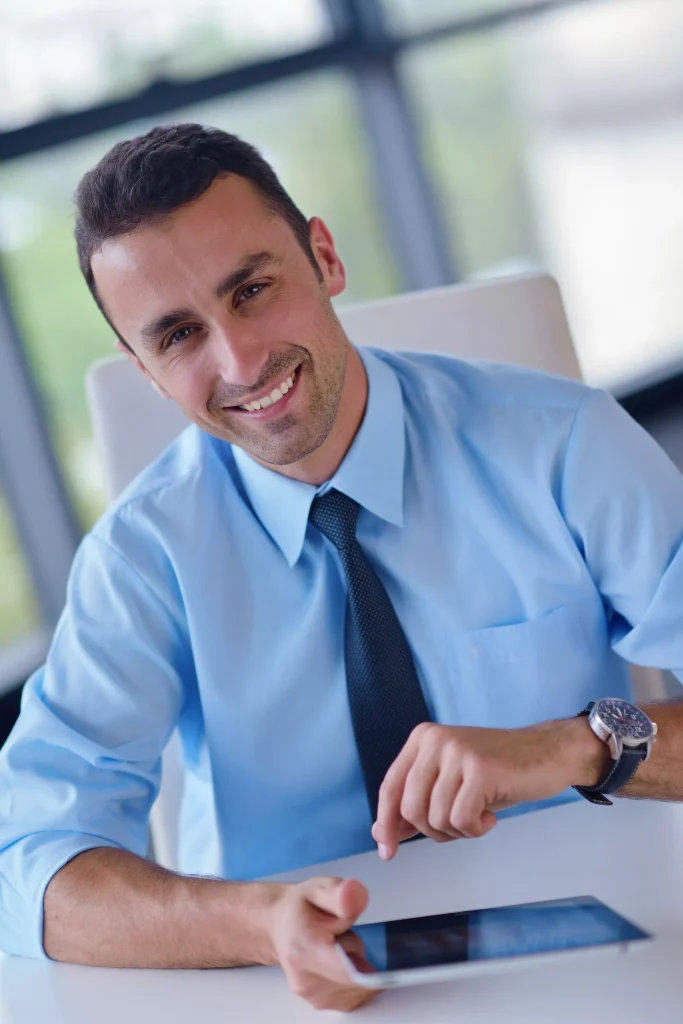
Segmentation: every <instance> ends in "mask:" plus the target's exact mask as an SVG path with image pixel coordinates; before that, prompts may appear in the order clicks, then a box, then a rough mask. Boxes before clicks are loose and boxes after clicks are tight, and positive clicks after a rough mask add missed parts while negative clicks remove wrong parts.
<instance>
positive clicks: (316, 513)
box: [309, 488, 360, 551]
mask: <svg viewBox="0 0 683 1024" xmlns="http://www.w3.org/2000/svg"><path fill="white" fill-rule="evenodd" d="M359 510H360V505H359V504H358V502H357V501H354V500H353V498H349V497H348V495H346V494H342V492H341V491H337V490H335V489H334V488H332V490H330V491H328V492H327V494H324V495H323V496H322V497H321V498H316V499H315V501H314V502H313V504H312V505H311V513H310V516H309V519H310V521H311V522H312V523H313V525H314V526H317V528H318V529H319V530H320V532H321V533H324V534H325V536H326V537H327V538H328V540H331V541H332V543H333V544H334V546H335V547H336V548H337V549H338V550H340V551H341V550H343V549H344V548H348V547H350V546H351V544H353V542H354V541H355V539H356V520H357V519H358V512H359Z"/></svg>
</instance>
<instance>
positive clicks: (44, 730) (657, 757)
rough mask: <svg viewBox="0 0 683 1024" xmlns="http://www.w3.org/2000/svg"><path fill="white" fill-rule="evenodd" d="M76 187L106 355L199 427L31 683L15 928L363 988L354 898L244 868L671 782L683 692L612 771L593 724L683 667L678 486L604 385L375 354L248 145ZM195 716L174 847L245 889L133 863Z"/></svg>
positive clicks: (681, 785)
mask: <svg viewBox="0 0 683 1024" xmlns="http://www.w3.org/2000/svg"><path fill="white" fill-rule="evenodd" d="M77 206H78V209H77V229H76V236H77V243H78V250H79V258H80V262H81V268H82V271H83V273H84V276H85V279H86V281H87V283H88V285H89V287H90V289H91V291H92V294H93V296H94V298H95V300H96V301H97V303H98V305H99V307H100V309H101V310H102V312H103V314H104V315H105V317H106V318H107V319H108V321H109V323H110V324H111V325H112V327H113V328H114V330H115V331H116V333H117V336H118V338H119V347H121V348H122V349H123V350H124V351H125V352H126V354H127V355H128V357H129V358H130V359H131V360H132V361H133V362H134V363H135V365H136V366H137V367H138V368H139V369H140V370H141V372H143V373H144V374H145V376H146V377H147V378H148V379H149V381H150V383H152V384H153V385H154V386H155V387H156V388H157V389H158V390H159V391H160V392H161V393H162V394H164V395H167V396H168V397H170V398H172V399H173V400H175V401H176V402H177V403H178V405H179V406H180V407H181V408H182V409H183V411H184V412H185V413H186V414H187V415H188V416H189V418H190V419H191V420H193V421H194V424H196V426H192V427H190V428H189V429H188V430H187V431H185V432H184V433H183V435H181V437H180V438H179V439H178V440H177V441H176V442H175V443H174V444H173V445H172V446H171V447H170V448H169V449H168V450H167V451H166V452H165V453H164V454H163V455H162V456H161V458H160V459H159V460H158V461H157V462H156V463H155V464H154V465H153V466H152V467H150V468H149V469H148V470H147V471H145V472H144V473H143V474H142V475H141V476H140V477H139V478H138V480H137V481H135V482H134V483H133V484H132V485H131V487H130V488H129V489H128V490H127V491H126V492H125V494H124V495H123V496H122V497H121V498H120V499H119V500H118V501H117V502H116V503H115V504H114V507H113V508H112V509H110V510H109V512H108V513H107V514H106V515H105V516H104V517H103V519H102V520H101V521H100V522H99V523H98V524H97V525H96V527H95V528H94V529H93V531H92V532H91V534H90V535H89V536H88V537H87V538H86V539H85V540H84V542H83V544H82V546H81V548H80V550H79V553H78V555H77V558H76V560H75V564H74V567H73V572H72V575H71V580H70V585H69V592H68V600H67V606H66V610H65V613H64V615H63V617H62V619H61V621H60V624H59V626H58V628H57V631H56V634H55V639H54V643H53V646H52V648H51V651H50V654H49V656H48V659H47V663H46V665H45V666H44V668H42V669H41V670H40V671H39V672H37V673H36V675H35V676H34V677H33V678H32V679H31V680H30V681H29V683H28V684H27V687H26V690H25V696H24V702H23V708H22V713H21V716H20V719H19V722H18V724H17V726H16V728H15V730H14V732H13V734H12V736H11V737H10V740H9V741H8V743H7V745H6V747H5V749H4V751H3V754H2V758H1V761H0V897H1V901H2V920H1V921H0V946H2V947H3V948H4V949H5V950H7V951H8V952H12V953H19V954H24V955H29V956H43V955H47V956H49V957H52V958H54V959H56V960H66V961H72V962H79V963H85V964H100V965H119V966H132V965H137V966H150V967H212V966H216V967H220V966H230V965H237V964H249V963H267V964H275V963H279V964H281V965H282V967H283V969H284V970H285V972H286V974H287V978H288V980H289V982H290V984H291V986H292V987H293V989H294V990H295V991H296V992H298V993H299V994H301V995H302V996H304V997H305V998H307V999H308V1000H309V1001H310V1002H311V1003H313V1004H314V1005H315V1006H320V1007H329V1008H336V1009H352V1008H353V1007H354V1006H357V1005H360V1003H361V1002H363V1001H364V1000H365V999H366V998H367V994H366V993H364V992H360V991H358V990H357V989H355V988H353V987H352V986H351V985H349V983H348V980H347V979H346V976H345V974H344V971H343V970H342V968H341V965H340V962H339V959H338V957H337V955H336V952H335V949H334V943H335V941H336V939H337V937H338V936H341V937H342V940H341V941H343V942H345V943H347V944H349V948H352V946H351V945H350V943H351V942H352V936H346V935H345V934H344V933H346V932H347V930H348V929H349V927H350V926H351V925H352V923H353V921H354V920H355V919H356V917H357V916H358V914H360V913H361V912H362V910H363V909H364V907H365V905H366V901H367V893H366V892H365V890H364V888H363V886H361V885H360V883H358V882H354V881H346V882H342V881H340V880H339V879H334V878H327V877H326V878H320V879H315V880H313V881H311V882H307V883H305V884H302V885H293V886H283V885H271V884H267V883H263V882H258V881H252V880H253V879H258V878H262V877H264V876H267V875H269V874H273V873H277V872H279V871H285V870H289V869H293V868H296V867H298V866H301V865H304V864H314V863H319V862H322V861H325V860H329V859H332V858H334V857H340V856H344V855H347V854H352V853H356V852H359V851H362V850H367V849H370V848H371V847H372V846H373V845H374V843H375V842H376V843H377V845H378V848H379V853H380V855H381V856H382V857H383V858H385V859H386V858H391V857H392V856H393V855H394V854H395V852H396V848H397V844H398V842H399V841H401V840H402V839H407V838H409V837H411V836H414V835H415V834H416V833H418V832H421V833H423V834H424V835H425V836H427V837H429V838H432V839H435V840H436V841H439V842H442V841H447V840H449V839H453V838H458V837H463V836H467V837H474V836H480V835H483V834H484V833H485V832H486V831H488V830H489V829H490V828H492V827H493V825H494V824H495V821H496V812H498V811H500V810H502V809H506V808H511V807H513V806H514V805H519V804H523V803H526V802H529V801H532V802H536V804H537V805H538V804H542V803H543V802H551V801H555V800H567V799H581V798H582V797H581V796H579V794H578V793H577V792H576V790H572V789H571V788H570V787H572V786H579V787H583V792H584V794H585V795H588V796H589V797H590V796H591V789H592V788H595V787H597V788H598V790H600V791H601V792H609V791H610V789H609V787H608V786H607V778H608V776H609V778H611V779H612V783H613V786H612V789H614V788H615V786H616V785H621V784H622V783H623V782H624V780H625V778H626V776H627V775H631V776H633V778H632V780H631V781H630V782H629V784H628V785H627V786H626V788H625V789H624V790H623V791H624V792H625V793H626V794H628V795H633V796H650V797H653V798H657V799H666V798H672V799H680V798H681V797H682V796H683V771H682V770H681V769H682V767H683V741H682V740H681V738H680V737H681V736H682V735H683V716H682V713H681V707H680V706H677V705H671V706H658V707H654V708H650V709H645V710H646V711H647V712H648V713H649V715H650V717H651V718H653V719H654V720H655V721H656V722H657V724H658V725H659V738H658V742H657V744H656V745H655V747H654V750H653V753H652V757H651V758H650V759H649V760H647V761H646V762H644V763H643V757H644V753H645V750H644V748H643V750H642V751H640V752H639V753H638V755H637V757H636V760H635V762H634V763H633V764H631V767H630V768H629V769H628V772H626V771H625V769H624V765H625V764H626V762H625V761H622V759H621V755H620V757H619V758H618V759H617V762H615V765H616V766H619V765H621V767H619V771H618V772H617V775H614V774H613V773H612V767H614V766H615V765H613V758H612V757H611V755H610V751H609V750H608V747H607V744H606V743H605V742H603V741H602V739H600V738H599V737H598V736H597V735H596V733H595V732H594V731H593V729H592V728H591V725H590V723H589V722H588V720H587V718H586V717H585V716H584V717H577V716H578V715H579V713H580V712H581V711H582V710H583V709H584V708H585V707H586V705H587V703H588V702H589V701H592V700H595V699H596V698H600V697H604V696H606V695H607V694H611V695H615V696H617V697H622V698H628V697H629V694H630V690H629V683H628V673H627V664H626V661H625V660H622V659H628V660H631V661H635V662H640V663H641V664H646V665H654V666H659V667H670V668H672V669H680V667H681V666H682V665H683V637H682V636H681V622H682V614H681V613H682V610H683V588H682V586H681V584H682V582H683V573H682V558H683V556H682V555H681V539H682V537H683V480H682V479H681V477H680V476H679V474H678V472H677V471H676V469H675V468H674V467H673V466H672V464H671V463H670V462H669V461H668V459H667V458H666V457H665V455H664V454H663V453H662V452H661V451H660V450H659V449H658V448H657V446H656V445H655V444H654V442H653V441H651V440H650V439H649V438H648V436H647V435H646V434H645V433H644V432H643V431H641V430H640V428H638V427H637V426H636V425H635V424H634V423H633V422H632V421H631V420H630V419H629V418H628V417H627V416H626V414H625V413H623V412H622V411H621V410H620V408H619V407H618V406H617V405H616V403H615V402H613V401H612V400H611V399H610V398H609V397H608V396H607V395H606V394H604V393H603V392H600V391H596V390H593V389H590V388H587V387H584V386H582V385H579V384H576V383H574V382H571V381H566V380H562V379H560V378H553V377H549V376H546V375H543V374H538V373H531V372H528V371H525V370H520V369H518V368H514V367H502V366H492V365H488V364H476V363H464V362H462V361H459V360H452V359H448V358H446V357H443V356H429V355H410V354H402V355H398V354H395V353H389V352H379V351H377V352H374V351H363V352H360V351H358V350H356V349H355V348H354V347H353V346H352V345H351V343H350V342H349V340H348V339H347V337H346V336H345V334H344V331H343V329H342V327H341V325H340V323H339V321H338V320H337V318H336V316H335V314H334V311H333V308H332V305H331V302H330V299H331V297H333V296H335V295H339V294H340V293H341V292H342V291H343V288H344V281H345V277H344V267H343V265H342V262H341V260H340V259H339V256H338V255H337V253H336V251H335V248H334V243H333V240H332V237H331V235H330V233H329V231H328V230H327V228H326V226H325V225H324V224H323V222H322V221H321V220H320V219H318V218H316V217H314V218H313V219H312V220H311V221H310V222H307V221H306V220H305V219H304V218H303V216H302V214H301V213H300V212H299V211H298V210H297V208H296V207H295V206H294V204H293V203H292V201H291V200H290V199H289V197H288V196H287V194H286V193H285V192H284V190H283V189H282V187H281V186H280V184H279V182H278V181H277V178H276V177H275V175H274V173H273V171H272V169H271V168H270V167H269V166H268V165H267V164H266V163H265V162H264V161H263V160H262V158H261V157H260V156H259V154H258V153H257V152H256V151H255V150H254V149H253V148H252V147H250V146H248V145H247V144H245V143H243V142H242V141H240V140H239V139H236V138H235V137H234V136H230V135H226V134H225V133H222V132H219V131H216V130H211V129H205V128H202V127H200V126H197V125H176V126H171V127H160V128H155V129H154V130H152V131H151V132H148V133H147V134H146V135H144V136H142V137H140V138H137V139H133V140H131V141H128V142H124V143H120V144H119V145H117V146H115V147H114V149H113V150H112V151H111V152H110V153H108V154H107V155H106V156H105V157H104V159H103V160H102V161H101V163H100V164H99V165H98V166H97V167H96V168H95V169H94V170H93V171H91V172H89V173H88V174H87V175H86V176H85V178H84V179H83V181H82V182H81V185H80V187H79V191H78V196H77ZM435 347H438V339H435ZM197 428H199V429H197ZM620 656H621V657H620ZM619 707H621V708H622V712H623V707H624V706H623V705H619ZM623 714H625V715H626V717H628V715H629V714H632V715H633V714H637V712H636V711H631V712H628V711H626V712H623ZM613 717H614V716H613ZM616 717H617V718H618V717H619V715H618V714H617V715H616ZM646 721H647V719H646ZM176 726H178V727H179V730H180V735H181V738H182V743H183V751H184V758H185V764H186V779H187V782H186V793H185V805H184V810H183V853H182V867H183V870H184V871H186V872H188V873H190V872H192V873H194V874H202V875H207V874H211V873H213V874H217V875H218V876H219V877H220V878H221V879H224V880H218V879H215V878H207V877H187V876H184V875H176V874H173V873H171V872H167V871H164V870H162V869H160V868H159V867H157V866H155V865H154V864H152V863H150V862H149V861H147V860H145V859H144V853H145V851H146V843H147V826H148V815H149V810H150V806H151V804H152V802H153V800H154V798H155V795H156V793H157V789H158V785H159V776H160V756H161V753H162V750H163V748H164V746H165V744H166V742H167V740H168V738H169V736H170V735H171V733H172V731H173V730H174V728H175V727H176ZM648 742H649V741H648ZM632 753H633V752H632V751H631V753H630V754H629V756H631V755H632ZM636 769H637V770H636ZM634 772H635V774H634ZM380 786H381V790H380ZM594 798H595V799H601V797H600V796H599V795H598V796H597V797H594ZM605 813H608V812H605ZM371 829H372V832H371ZM226 880H230V881H226Z"/></svg>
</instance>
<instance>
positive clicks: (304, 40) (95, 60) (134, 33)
mask: <svg viewBox="0 0 683 1024" xmlns="http://www.w3.org/2000/svg"><path fill="white" fill-rule="evenodd" d="M328 33H329V23H328V19H327V17H326V16H325V12H324V10H323V9H322V7H321V5H320V3H319V0H288V2H287V3H282V2H281V0H260V2H259V3H253V2H252V0H193V2H192V3H184V2H181V0H116V2H108V3H101V2H99V0H60V2H59V3H58V4H55V3H54V0H31V2H30V3H23V4H22V3H16V4H15V3H13V2H12V0H9V3H7V0H5V2H4V3H0V40H2V42H1V44H0V51H1V52H2V60H0V129H1V128H9V127H13V126H17V125H19V124H25V123H28V122H31V121H36V120H38V119H39V118H42V117H46V116H48V115H49V114H55V113H59V112H62V111H67V110H74V109H78V108H82V107H87V106H92V105H93V104H95V103H97V102H101V101H103V100H108V99H114V98H119V97H122V96H128V95H131V94H132V93H135V92H137V91H138V90H139V89H141V88H143V87H144V86H145V85H147V84H148V83H149V82H150V81H152V80H153V79H156V78H201V77H203V76H205V75H210V74H213V73H215V72H217V71H221V70H224V69H225V68H228V67H230V66H232V65H236V64H242V63H245V62H247V61H250V60H256V59H263V58H267V57H274V56H281V55H282V54H283V53H287V52H292V51H295V50H299V49H303V48H308V47H310V46H312V45H315V44H317V43H320V42H322V41H324V40H325V39H326V38H327V36H328Z"/></svg>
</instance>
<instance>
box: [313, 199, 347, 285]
mask: <svg viewBox="0 0 683 1024" xmlns="http://www.w3.org/2000/svg"><path fill="white" fill-rule="evenodd" d="M308 237H309V239H310V243H311V249H312V250H313V255H314V256H315V258H316V261H317V263H318V266H319V267H320V270H321V272H322V275H323V278H324V281H325V284H326V285H327V290H328V292H329V293H330V296H334V295H340V294H341V293H342V292H343V291H344V289H345V288H346V270H345V269H344V264H343V263H342V261H341V259H340V258H339V255H338V253H337V250H336V249H335V247H334V239H333V238H332V232H331V231H330V229H329V228H328V227H327V225H326V224H325V222H324V221H323V220H321V218H320V217H311V219H310V220H309V222H308Z"/></svg>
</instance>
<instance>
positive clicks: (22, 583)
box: [0, 491, 40, 693]
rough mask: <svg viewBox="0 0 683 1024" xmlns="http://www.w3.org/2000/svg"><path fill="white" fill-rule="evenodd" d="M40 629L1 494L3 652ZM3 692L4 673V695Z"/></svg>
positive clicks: (0, 683)
mask: <svg viewBox="0 0 683 1024" xmlns="http://www.w3.org/2000/svg"><path fill="white" fill-rule="evenodd" d="M39 625H40V613H39V610H38V607H37V605H36V601H35V597H34V594H33V589H32V587H31V581H30V579H29V576H28V572H27V571H26V566H25V564H24V560H23V558H22V555H21V551H20V549H19V545H18V542H17V536H16V534H15V532H14V525H13V523H12V520H11V519H10V515H9V510H8V509H7V506H6V505H5V500H4V497H3V494H2V491H0V648H2V647H5V646H7V645H9V644H11V643H14V642H15V641H17V640H20V639H21V638H23V637H25V636H27V635H28V634H29V633H32V632H33V631H35V630H36V629H37V628H38V626H39ZM16 681H17V680H12V682H16ZM2 688H3V680H2V678H1V673H0V693H1V692H2Z"/></svg>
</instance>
